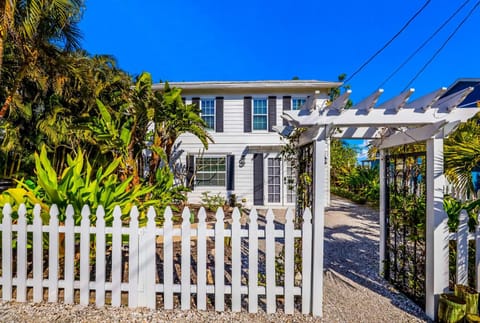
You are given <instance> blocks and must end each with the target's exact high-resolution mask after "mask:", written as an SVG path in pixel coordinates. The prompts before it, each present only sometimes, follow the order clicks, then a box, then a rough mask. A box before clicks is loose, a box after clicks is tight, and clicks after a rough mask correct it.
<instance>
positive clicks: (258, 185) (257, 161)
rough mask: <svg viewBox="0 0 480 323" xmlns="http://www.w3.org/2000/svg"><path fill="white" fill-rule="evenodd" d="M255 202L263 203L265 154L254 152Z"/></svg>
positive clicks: (257, 203)
mask: <svg viewBox="0 0 480 323" xmlns="http://www.w3.org/2000/svg"><path fill="white" fill-rule="evenodd" d="M253 204H254V205H263V154H253Z"/></svg>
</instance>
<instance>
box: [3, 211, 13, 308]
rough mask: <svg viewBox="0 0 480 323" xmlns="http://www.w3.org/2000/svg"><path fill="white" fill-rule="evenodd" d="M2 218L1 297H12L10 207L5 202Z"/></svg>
mask: <svg viewBox="0 0 480 323" xmlns="http://www.w3.org/2000/svg"><path fill="white" fill-rule="evenodd" d="M2 213H3V220H2V280H3V284H2V299H3V300H4V301H10V300H11V299H12V207H11V206H10V204H8V203H7V204H5V206H4V207H3V212H2Z"/></svg>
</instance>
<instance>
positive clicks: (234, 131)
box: [173, 82, 338, 206]
mask: <svg viewBox="0 0 480 323" xmlns="http://www.w3.org/2000/svg"><path fill="white" fill-rule="evenodd" d="M183 84H188V82H187V83H183ZM331 84H334V85H336V86H338V84H335V83H331ZM260 85H261V84H260ZM173 86H178V87H182V86H181V84H180V83H179V84H178V85H176V84H174V85H173ZM260 87H261V86H260ZM318 90H320V91H321V94H320V95H319V96H318V95H317V97H319V98H320V99H319V101H320V102H319V103H320V104H322V103H324V101H325V100H326V99H327V97H328V96H327V93H328V89H327V88H326V87H325V86H323V88H319V89H318ZM195 91H196V92H194V93H189V90H188V89H184V90H183V92H182V96H183V97H184V98H185V102H186V103H187V104H191V103H192V98H200V99H202V98H213V99H215V98H216V97H223V99H224V101H223V102H224V115H223V120H224V121H223V124H224V127H223V129H224V131H223V132H215V131H213V130H212V131H211V132H210V133H211V135H212V137H213V140H214V143H213V144H210V145H209V148H208V150H205V151H203V154H204V156H208V155H216V156H225V155H229V154H233V155H234V156H235V157H234V158H235V161H234V162H235V167H234V190H233V191H231V192H229V191H227V189H226V187H200V186H195V187H194V190H193V191H192V192H190V193H189V194H188V199H189V201H190V202H192V203H198V202H201V198H202V193H203V192H206V191H208V192H210V193H209V194H210V195H214V194H221V195H222V196H224V197H225V198H228V196H229V195H230V194H235V195H236V196H237V201H238V202H240V201H242V200H244V201H246V202H245V205H246V206H252V205H253V201H254V192H253V176H254V175H253V156H254V154H253V152H251V151H250V152H248V153H247V154H246V155H245V157H244V164H243V165H242V166H240V164H239V162H240V160H241V158H242V155H244V154H245V152H246V149H247V147H248V146H250V147H251V146H255V148H256V149H257V150H258V149H259V146H265V147H268V146H270V147H272V146H275V147H277V151H276V152H272V151H271V148H270V149H268V148H267V149H266V150H265V152H264V155H263V157H264V178H265V180H264V196H265V198H264V205H265V206H268V205H269V204H268V203H267V198H266V195H267V180H266V171H267V170H266V165H267V159H266V158H267V157H278V153H279V150H280V146H281V145H284V144H285V141H284V140H283V139H282V138H281V137H280V136H279V135H278V134H277V133H276V132H268V131H252V132H247V133H245V132H244V120H243V119H244V97H245V96H249V97H252V98H259V97H261V98H265V99H267V100H268V97H269V96H276V125H277V126H281V125H283V119H282V117H281V116H282V113H283V97H284V96H290V97H293V98H296V97H307V96H308V95H314V94H315V89H312V88H308V89H300V90H296V91H292V92H287V91H283V92H280V91H273V92H272V91H267V90H264V91H262V90H261V89H254V90H252V91H245V92H239V91H236V93H233V94H231V93H228V92H229V90H226V91H225V92H226V93H223V92H222V91H219V90H216V91H212V92H209V91H208V90H205V91H198V89H196V90H195ZM230 92H231V91H230ZM179 141H180V142H181V146H180V147H181V149H183V150H184V154H183V155H182V157H181V161H182V163H184V164H186V159H187V156H188V155H195V156H198V154H199V153H200V152H202V144H201V143H200V141H199V140H198V139H197V138H195V137H194V136H192V135H189V134H186V135H182V136H181V137H180V138H179ZM267 151H269V152H267ZM256 152H258V153H260V151H256ZM267 154H268V156H267ZM282 200H283V196H282ZM275 205H277V206H278V205H279V204H275Z"/></svg>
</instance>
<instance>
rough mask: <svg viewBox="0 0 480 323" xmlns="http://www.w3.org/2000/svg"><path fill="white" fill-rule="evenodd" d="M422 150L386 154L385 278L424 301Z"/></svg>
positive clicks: (424, 213)
mask: <svg viewBox="0 0 480 323" xmlns="http://www.w3.org/2000/svg"><path fill="white" fill-rule="evenodd" d="M425 168H426V154H425V152H415V153H404V154H390V155H389V154H387V156H386V167H385V170H382V171H385V181H386V187H387V194H386V212H385V217H386V219H385V223H386V237H387V238H386V240H385V243H386V246H385V250H386V257H385V267H384V268H385V273H384V274H385V278H386V279H387V280H389V281H390V282H391V283H392V284H393V285H394V286H395V287H397V288H398V289H399V290H400V291H401V292H403V293H404V294H405V295H407V296H408V297H409V298H411V299H412V300H413V301H415V302H416V303H417V304H418V305H420V306H424V305H425V257H426V249H425V228H426V185H425V177H426V173H425Z"/></svg>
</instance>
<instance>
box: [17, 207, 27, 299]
mask: <svg viewBox="0 0 480 323" xmlns="http://www.w3.org/2000/svg"><path fill="white" fill-rule="evenodd" d="M26 213H27V208H26V207H25V204H23V203H22V204H21V205H20V207H19V209H18V221H17V302H26V301H27V218H26V216H25V215H26Z"/></svg>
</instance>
